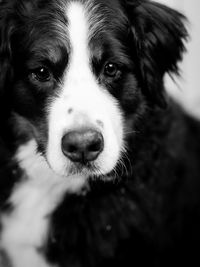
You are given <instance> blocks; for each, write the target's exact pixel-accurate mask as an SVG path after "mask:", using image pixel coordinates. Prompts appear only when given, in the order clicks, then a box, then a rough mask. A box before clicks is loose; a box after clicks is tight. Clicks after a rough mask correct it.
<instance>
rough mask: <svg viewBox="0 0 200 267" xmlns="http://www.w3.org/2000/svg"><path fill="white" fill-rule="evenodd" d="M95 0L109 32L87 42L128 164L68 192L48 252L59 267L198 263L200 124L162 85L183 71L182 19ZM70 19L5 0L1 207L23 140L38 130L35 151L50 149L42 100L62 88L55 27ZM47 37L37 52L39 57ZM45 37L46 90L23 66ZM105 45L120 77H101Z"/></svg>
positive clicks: (0, 74)
mask: <svg viewBox="0 0 200 267" xmlns="http://www.w3.org/2000/svg"><path fill="white" fill-rule="evenodd" d="M59 1H60V0H59ZM59 1H58V2H59ZM96 2H97V3H100V4H101V7H104V9H103V10H104V11H105V10H107V13H106V12H105V17H106V16H108V17H107V21H108V22H110V23H108V25H107V28H106V32H100V33H99V35H98V34H97V35H96V36H95V37H94V38H93V39H92V40H91V43H90V49H91V52H92V64H93V71H94V73H95V75H96V76H97V78H98V79H99V83H101V84H104V85H105V86H106V88H107V89H108V90H109V92H110V93H111V94H113V95H114V96H115V97H116V99H117V100H118V101H119V104H120V106H121V107H122V109H123V111H124V116H125V121H126V132H127V133H126V146H127V148H128V153H127V158H124V159H123V160H124V165H125V168H124V169H121V167H120V166H119V167H118V168H117V172H118V179H115V180H114V181H113V182H102V181H101V180H100V179H99V180H98V179H96V180H91V181H90V191H89V192H86V193H85V194H82V195H78V196H77V195H69V194H68V195H66V197H65V199H64V201H63V202H62V203H61V204H60V206H59V207H58V208H57V209H56V211H55V212H54V213H53V215H52V218H51V231H50V234H49V238H48V240H47V244H46V246H45V247H44V248H43V250H44V253H45V255H46V257H47V259H48V260H49V261H50V262H53V263H58V264H59V266H60V267H103V266H104V267H107V266H115V267H119V266H120V267H121V266H135V267H136V266H146V265H148V266H154V267H156V266H160V267H164V266H182V265H183V264H186V265H188V266H198V265H199V264H200V260H199V255H198V254H199V241H200V231H199V225H200V194H199V192H200V179H199V178H200V177H199V173H200V167H199V166H200V142H199V136H200V123H199V122H197V121H196V120H195V119H193V118H191V117H190V116H189V115H186V114H185V113H184V112H183V111H182V109H181V108H180V107H179V106H178V105H177V104H175V103H174V102H173V101H172V100H171V99H167V97H166V96H165V91H164V85H163V76H164V74H165V73H166V72H169V73H174V72H175V73H178V68H177V61H179V60H181V58H182V53H183V51H184V40H185V39H186V38H187V32H186V29H185V27H184V20H185V18H184V16H182V15H181V14H180V13H178V12H177V11H174V10H172V9H170V8H167V7H165V6H163V5H160V4H157V3H155V2H149V1H146V0H116V1H114V0H111V1H105V0H95V1H94V4H95V3H96ZM116 14H117V15H116ZM116 17H117V20H116ZM65 19H66V18H65V17H64V14H63V13H62V12H61V11H60V10H59V9H56V6H55V4H54V1H50V0H48V1H42V0H35V1H32V2H31V1H30V2H29V1H25V0H3V1H1V2H0V96H1V97H0V104H1V105H0V119H1V133H0V207H1V209H2V210H5V209H7V208H8V206H7V199H8V197H9V195H10V194H11V192H12V188H13V186H14V185H15V183H16V182H17V181H19V180H20V179H21V177H22V171H21V170H20V169H19V167H18V166H17V164H16V162H14V161H13V160H12V157H13V155H14V152H15V150H16V148H17V147H18V145H19V144H21V143H23V142H25V141H26V140H28V139H29V138H32V136H34V137H35V138H36V140H37V142H38V150H39V151H40V152H42V153H45V146H46V135H47V132H46V131H47V127H46V126H45V116H46V115H45V114H44V113H43V107H44V105H45V104H46V103H47V102H48V99H49V98H50V97H52V96H54V94H55V90H58V88H57V80H59V79H61V78H62V73H63V70H64V69H65V67H66V65H67V62H68V57H67V51H66V49H65V48H64V45H63V40H62V39H61V38H60V34H59V32H57V31H56V29H55V28H54V27H53V26H54V22H59V23H64V20H65ZM65 22H66V21H65ZM66 23H67V22H66ZM46 25H48V26H49V31H48V32H49V33H51V34H50V36H49V35H48V34H47V33H46V32H45V29H46V28H45V27H46ZM52 35H53V38H54V39H52ZM41 36H42V39H40V45H41V47H40V48H39V51H40V52H39V53H38V52H37V53H38V54H37V55H35V54H34V53H35V51H34V48H35V46H36V44H38V43H37V41H38V39H39V38H40V37H41ZM49 38H51V40H52V42H53V44H55V47H56V48H55V51H56V53H58V51H59V53H61V55H62V58H61V57H59V55H58V57H57V58H56V60H54V62H51V64H52V66H54V68H55V69H54V73H57V76H56V77H57V79H55V83H54V84H49V85H48V88H47V89H48V95H47V93H46V92H47V90H42V89H41V88H40V86H39V85H38V84H37V85H36V84H31V83H30V82H29V81H28V79H27V75H28V74H27V70H28V69H30V68H31V67H32V65H33V64H34V62H35V59H34V60H33V59H32V58H33V57H35V58H37V57H38V58H40V60H41V57H43V56H44V54H45V50H43V48H44V47H45V45H46V43H47V42H46V41H48V40H49ZM101 49H102V54H104V57H107V54H109V57H112V58H117V60H118V61H119V62H120V63H121V64H122V66H123V67H122V73H123V75H122V77H120V80H118V81H111V80H105V78H104V77H103V76H102V74H101V67H100V66H101V64H102V62H103V61H104V59H103V58H104V57H103V56H101V57H100V58H99V57H98V54H99V51H100V50H101ZM37 51H38V50H37ZM60 51H61V52H60ZM105 51H106V52H105ZM59 53H58V54H59ZM106 53H107V54H106ZM45 56H46V55H45ZM47 57H48V56H47ZM63 58H64V60H63ZM47 64H50V62H49V61H48V63H47ZM27 88H28V89H29V91H28V92H27ZM121 88H123V90H121ZM166 102H168V103H167V104H166ZM30 106H31V108H30ZM13 113H14V114H15V115H14V116H13V115H12V114H13ZM16 114H17V116H18V117H17V119H16ZM19 116H20V118H26V119H25V120H24V119H23V120H22V119H19ZM27 129H28V130H27ZM109 175H110V176H112V175H114V174H113V173H110V174H109ZM27 267H28V266H27Z"/></svg>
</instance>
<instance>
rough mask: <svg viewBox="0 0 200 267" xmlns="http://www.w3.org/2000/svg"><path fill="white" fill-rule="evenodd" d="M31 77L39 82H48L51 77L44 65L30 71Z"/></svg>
mask: <svg viewBox="0 0 200 267" xmlns="http://www.w3.org/2000/svg"><path fill="white" fill-rule="evenodd" d="M31 74H32V78H33V79H36V80H38V81H39V82H48V81H49V80H50V79H51V72H50V71H49V70H48V69H47V68H46V67H39V68H36V69H34V70H33V71H32V73H31Z"/></svg>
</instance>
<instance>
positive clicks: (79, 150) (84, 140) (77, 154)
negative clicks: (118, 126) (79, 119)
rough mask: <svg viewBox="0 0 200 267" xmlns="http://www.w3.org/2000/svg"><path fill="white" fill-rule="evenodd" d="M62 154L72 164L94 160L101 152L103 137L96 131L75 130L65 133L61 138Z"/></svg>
mask: <svg viewBox="0 0 200 267" xmlns="http://www.w3.org/2000/svg"><path fill="white" fill-rule="evenodd" d="M61 146H62V151H63V154H64V155H65V156H66V157H68V158H69V159H70V160H72V161H74V162H82V163H85V162H89V161H93V160H95V159H96V158H97V157H98V155H99V154H100V153H101V152H102V150H103V146H104V141H103V136H102V134H101V133H100V132H98V131H96V130H91V129H89V130H79V131H78V130H76V131H71V132H68V133H66V134H65V135H64V136H63V138H62V144H61Z"/></svg>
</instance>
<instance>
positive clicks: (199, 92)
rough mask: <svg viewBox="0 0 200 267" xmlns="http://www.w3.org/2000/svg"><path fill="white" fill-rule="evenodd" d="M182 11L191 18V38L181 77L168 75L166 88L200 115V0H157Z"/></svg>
mask: <svg viewBox="0 0 200 267" xmlns="http://www.w3.org/2000/svg"><path fill="white" fill-rule="evenodd" d="M155 1H157V2H159V3H163V4H165V5H168V6H170V7H172V8H175V9H177V10H178V11H181V12H182V13H183V14H185V15H186V16H187V18H188V19H189V24H188V26H187V28H188V31H189V34H190V40H189V42H188V43H187V45H186V48H187V53H186V54H185V55H184V60H183V62H182V63H180V69H181V77H180V78H178V79H177V78H176V79H175V82H173V81H172V80H171V79H170V77H168V76H166V88H167V90H168V91H169V92H170V94H172V95H173V96H174V97H175V98H176V99H177V100H178V101H180V102H181V104H183V105H184V107H185V108H186V109H187V110H188V111H189V112H191V113H193V114H194V115H197V116H199V117H200V85H199V83H200V0H155Z"/></svg>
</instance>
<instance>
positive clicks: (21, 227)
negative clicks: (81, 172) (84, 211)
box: [1, 140, 84, 267]
mask: <svg viewBox="0 0 200 267" xmlns="http://www.w3.org/2000/svg"><path fill="white" fill-rule="evenodd" d="M16 159H17V160H18V161H19V165H20V167H21V168H22V169H24V171H25V175H24V177H23V179H22V181H21V182H19V184H16V186H15V188H14V191H13V193H12V195H11V197H10V200H9V201H10V203H11V204H12V205H13V211H12V212H11V213H6V214H3V216H2V220H1V222H2V235H1V248H2V249H3V250H5V251H6V253H7V254H8V256H9V258H10V259H11V261H12V263H13V267H23V266H24V267H48V266H50V265H48V264H47V262H46V261H45V259H44V258H43V257H42V255H41V254H40V253H39V252H38V249H39V248H41V247H42V246H43V245H44V244H45V239H46V235H47V233H48V225H49V216H50V214H51V213H52V212H53V210H54V209H55V208H56V206H57V205H58V204H59V202H60V201H61V200H62V198H63V195H64V193H65V192H78V191H80V189H81V188H82V186H83V185H84V179H83V178H82V177H81V178H80V177H78V176H73V177H72V176H71V177H68V178H66V177H61V176H58V175H56V174H55V173H53V172H52V170H51V169H50V168H49V166H48V164H47V163H46V161H45V160H44V158H43V157H42V156H40V155H38V154H37V153H36V143H35V141H33V140H32V141H30V142H28V143H27V144H26V145H23V146H21V147H20V148H19V150H18V153H17V155H16Z"/></svg>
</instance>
